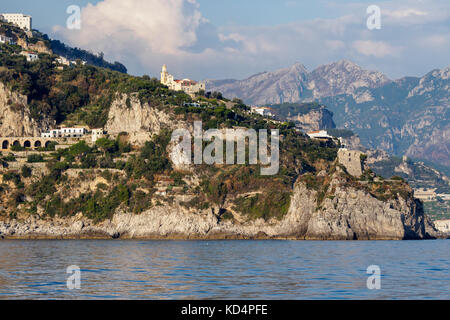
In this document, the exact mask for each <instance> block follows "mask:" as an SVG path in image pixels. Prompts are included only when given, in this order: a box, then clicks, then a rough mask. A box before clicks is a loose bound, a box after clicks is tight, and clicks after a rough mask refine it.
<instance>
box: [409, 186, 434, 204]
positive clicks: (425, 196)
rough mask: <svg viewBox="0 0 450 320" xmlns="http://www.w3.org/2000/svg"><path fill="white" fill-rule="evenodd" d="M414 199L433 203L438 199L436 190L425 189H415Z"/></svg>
mask: <svg viewBox="0 0 450 320" xmlns="http://www.w3.org/2000/svg"><path fill="white" fill-rule="evenodd" d="M414 198H416V199H420V200H422V201H433V200H435V199H436V188H433V189H424V188H418V189H414Z"/></svg>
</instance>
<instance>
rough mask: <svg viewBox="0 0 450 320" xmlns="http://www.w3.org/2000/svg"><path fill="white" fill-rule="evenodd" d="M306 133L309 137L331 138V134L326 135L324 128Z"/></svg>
mask: <svg viewBox="0 0 450 320" xmlns="http://www.w3.org/2000/svg"><path fill="white" fill-rule="evenodd" d="M307 134H308V136H309V137H310V138H311V139H333V137H332V136H330V135H328V132H327V131H326V130H319V131H311V132H308V133H307Z"/></svg>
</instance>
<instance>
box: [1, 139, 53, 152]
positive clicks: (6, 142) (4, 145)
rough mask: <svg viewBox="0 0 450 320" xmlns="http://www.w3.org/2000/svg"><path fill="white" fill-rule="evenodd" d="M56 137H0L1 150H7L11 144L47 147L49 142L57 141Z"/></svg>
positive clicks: (26, 146) (35, 147) (32, 147)
mask: <svg viewBox="0 0 450 320" xmlns="http://www.w3.org/2000/svg"><path fill="white" fill-rule="evenodd" d="M57 141H58V139H57V138H41V137H5V138H0V143H1V146H0V147H1V150H9V149H11V147H12V146H20V147H24V148H30V149H37V148H45V147H48V145H49V143H50V142H57Z"/></svg>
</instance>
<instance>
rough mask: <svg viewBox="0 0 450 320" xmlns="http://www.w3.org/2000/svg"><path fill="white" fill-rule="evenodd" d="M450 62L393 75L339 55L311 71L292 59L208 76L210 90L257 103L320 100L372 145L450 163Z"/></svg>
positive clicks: (341, 125) (342, 123)
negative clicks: (416, 73) (249, 71)
mask: <svg viewBox="0 0 450 320" xmlns="http://www.w3.org/2000/svg"><path fill="white" fill-rule="evenodd" d="M449 76H450V66H449V67H446V68H444V69H442V70H438V69H436V70H432V71H430V72H429V73H427V74H426V75H424V76H423V77H403V78H401V79H398V80H391V79H389V78H388V77H387V76H385V75H384V74H383V73H381V72H377V71H369V70H365V69H363V68H361V67H360V66H358V65H356V64H354V63H353V62H350V61H347V60H341V61H338V62H335V63H331V64H327V65H322V66H319V67H318V68H316V69H315V70H313V71H312V72H309V71H308V70H307V69H306V68H305V67H304V66H303V65H302V64H294V65H293V66H291V67H290V68H285V69H281V70H277V71H273V72H263V73H258V74H256V75H253V76H251V77H249V78H247V79H244V80H233V79H228V80H208V81H207V82H206V85H207V90H208V91H220V92H222V94H223V95H224V96H227V97H230V98H233V97H237V98H240V99H242V100H243V101H244V102H245V103H248V104H254V105H266V104H282V103H294V102H318V103H320V104H323V105H325V106H326V107H327V109H329V110H330V111H332V112H333V114H334V122H335V123H336V126H337V127H338V128H345V129H351V130H353V131H354V132H356V133H357V134H358V135H359V136H360V138H361V142H362V143H363V144H364V145H365V146H366V147H369V148H375V149H381V150H385V151H387V152H388V153H390V154H392V155H396V156H403V155H407V156H408V157H411V158H415V159H421V160H425V161H428V162H431V163H435V164H439V165H442V166H446V167H450V152H449V149H450V139H449V137H450V123H449V115H450V111H449V101H450V95H449Z"/></svg>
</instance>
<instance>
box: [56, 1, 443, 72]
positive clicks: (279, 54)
mask: <svg viewBox="0 0 450 320" xmlns="http://www.w3.org/2000/svg"><path fill="white" fill-rule="evenodd" d="M446 1H447V2H446ZM446 1H441V0H426V1H411V3H412V4H411V5H409V4H408V3H409V2H405V1H403V0H399V1H397V2H395V3H393V2H386V1H385V2H380V7H381V13H382V28H381V30H376V31H369V30H368V29H367V27H366V18H367V17H366V10H365V7H367V5H363V4H361V3H360V4H358V6H355V5H354V3H353V4H351V5H347V7H346V6H345V5H342V6H340V7H339V8H344V9H340V10H344V12H343V13H342V14H341V15H340V16H339V17H337V18H333V19H323V18H321V19H319V18H317V19H312V20H303V21H297V22H293V23H287V24H281V25H266V26H239V25H236V24H233V25H227V26H224V27H220V28H217V27H215V26H214V24H213V23H214V21H211V22H210V21H208V20H207V19H206V18H205V17H204V16H203V15H202V12H201V6H199V4H198V3H197V2H196V0H128V1H123V0H103V1H102V2H99V3H97V4H96V5H92V4H89V5H87V6H86V7H85V8H83V9H82V29H81V30H79V31H73V30H67V29H65V28H63V27H60V26H59V27H55V28H54V33H55V34H56V36H57V38H62V40H64V41H66V42H68V43H69V44H70V45H72V46H77V47H82V48H85V49H90V50H92V51H94V52H99V51H102V52H104V53H105V57H106V58H107V59H110V60H118V61H121V62H123V63H124V64H125V65H126V66H127V67H128V68H129V70H130V72H131V73H134V74H143V73H147V74H150V75H158V74H159V71H160V67H161V65H162V64H163V63H166V64H168V66H169V71H170V72H171V73H173V74H174V75H175V76H177V77H180V78H182V77H192V78H194V79H204V78H228V77H233V78H243V77H246V76H249V75H251V74H253V73H256V72H260V71H264V70H273V69H277V68H280V67H287V66H289V65H291V64H293V63H295V62H297V61H300V62H302V63H304V64H305V65H306V66H307V67H308V68H309V69H312V68H315V67H316V66H318V65H320V64H324V63H328V62H333V61H336V60H340V59H349V60H353V61H354V62H356V63H358V64H361V65H362V66H363V67H364V66H367V67H368V66H371V68H373V64H374V62H375V61H376V67H375V69H378V70H380V71H384V72H387V73H388V75H389V76H390V77H392V78H395V77H397V76H402V75H405V74H409V75H410V74H411V73H413V74H416V75H419V74H421V73H425V72H427V71H429V70H431V69H433V68H435V67H438V66H439V65H436V63H441V64H443V65H448V56H449V50H450V48H449V45H448V39H449V38H448V34H449V29H450V28H449V25H448V20H445V17H446V16H448V10H444V9H445V8H449V5H448V0H446ZM340 3H341V2H340ZM285 4H286V2H285ZM433 19H435V20H433ZM442 19H444V20H442ZM447 19H448V18H447ZM431 20H433V22H427V21H431ZM442 21H444V22H442ZM414 24H417V26H414ZM429 25H431V27H429ZM436 26H437V27H436ZM421 39H423V40H421ZM427 39H428V40H427ZM425 40H427V41H428V44H429V45H424V44H425V42H424V41H425ZM434 48H435V49H434ZM431 50H434V51H431ZM430 56H433V59H431V60H430V59H429V58H428V57H430ZM399 58H401V59H399ZM443 61H444V62H443ZM411 66H413V68H415V69H414V70H411Z"/></svg>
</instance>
